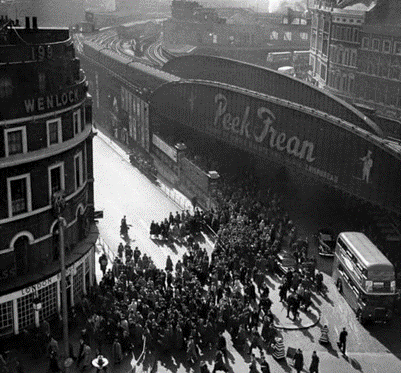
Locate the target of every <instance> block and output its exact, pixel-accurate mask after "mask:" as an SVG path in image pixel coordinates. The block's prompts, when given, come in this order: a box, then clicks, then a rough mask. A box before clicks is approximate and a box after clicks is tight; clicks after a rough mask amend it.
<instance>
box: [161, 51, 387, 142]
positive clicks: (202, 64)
mask: <svg viewBox="0 0 401 373" xmlns="http://www.w3.org/2000/svg"><path fill="white" fill-rule="evenodd" d="M163 70H164V71H167V72H170V73H172V74H175V75H178V76H180V77H181V78H186V79H204V80H215V81H219V82H222V83H228V84H232V85H236V86H241V87H243V88H246V89H250V90H253V91H257V92H260V93H265V94H267V95H272V96H275V97H279V98H284V99H287V100H291V101H293V102H296V103H298V104H301V105H305V106H308V107H311V108H314V109H316V110H323V111H326V112H327V113H329V114H331V115H334V116H337V117H338V118H340V119H343V120H346V121H349V122H352V123H354V124H355V125H357V126H359V127H361V128H363V129H365V130H368V131H370V132H371V133H373V134H375V135H378V136H383V131H382V130H381V128H380V127H379V126H378V125H377V124H376V123H375V122H373V121H372V120H371V119H369V118H368V117H367V116H365V115H364V114H363V113H361V112H360V111H359V110H357V109H356V108H355V107H354V106H352V105H350V104H348V103H347V102H345V101H344V100H341V99H340V98H338V97H336V96H334V95H332V94H330V93H328V92H326V91H323V90H322V89H320V88H317V87H315V86H313V85H311V84H308V83H306V82H304V81H301V80H299V79H296V78H293V77H291V76H289V75H287V74H283V73H280V72H277V71H275V70H272V69H269V68H266V67H262V66H257V65H254V64H250V63H246V62H242V61H236V60H233V59H229V58H222V57H215V56H205V55H186V56H181V57H176V58H174V59H172V60H170V61H168V62H167V63H166V64H164V66H163ZM295 91H297V92H299V91H302V92H305V94H297V92H295ZM312 97H313V99H312ZM328 103H329V104H330V105H329V104H328ZM328 107H330V108H331V112H330V109H329V108H328ZM340 110H341V113H340V112H339V111H340Z"/></svg>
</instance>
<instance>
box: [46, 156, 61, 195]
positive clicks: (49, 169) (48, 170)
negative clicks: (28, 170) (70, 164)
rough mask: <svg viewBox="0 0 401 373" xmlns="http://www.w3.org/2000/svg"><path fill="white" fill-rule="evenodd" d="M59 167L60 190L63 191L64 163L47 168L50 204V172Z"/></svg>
mask: <svg viewBox="0 0 401 373" xmlns="http://www.w3.org/2000/svg"><path fill="white" fill-rule="evenodd" d="M58 167H60V168H61V170H60V179H61V180H60V185H61V190H65V173H64V162H57V163H55V164H53V165H51V166H49V167H48V168H47V175H48V184H49V200H50V203H51V202H52V177H51V171H52V170H53V169H55V168H58Z"/></svg>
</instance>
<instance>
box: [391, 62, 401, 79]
mask: <svg viewBox="0 0 401 373" xmlns="http://www.w3.org/2000/svg"><path fill="white" fill-rule="evenodd" d="M390 71H391V75H390V78H391V79H396V80H400V75H401V66H398V65H394V66H391V70H390Z"/></svg>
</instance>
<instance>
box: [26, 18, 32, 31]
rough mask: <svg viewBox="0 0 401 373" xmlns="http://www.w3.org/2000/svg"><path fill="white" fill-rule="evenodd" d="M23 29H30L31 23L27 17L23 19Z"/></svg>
mask: <svg viewBox="0 0 401 373" xmlns="http://www.w3.org/2000/svg"><path fill="white" fill-rule="evenodd" d="M25 28H26V29H27V30H29V29H30V28H31V22H30V19H29V17H25Z"/></svg>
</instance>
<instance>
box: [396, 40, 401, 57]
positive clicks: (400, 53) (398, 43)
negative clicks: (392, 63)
mask: <svg viewBox="0 0 401 373" xmlns="http://www.w3.org/2000/svg"><path fill="white" fill-rule="evenodd" d="M397 46H400V51H399V53H397ZM394 54H395V55H396V56H401V41H395V42H394Z"/></svg>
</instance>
